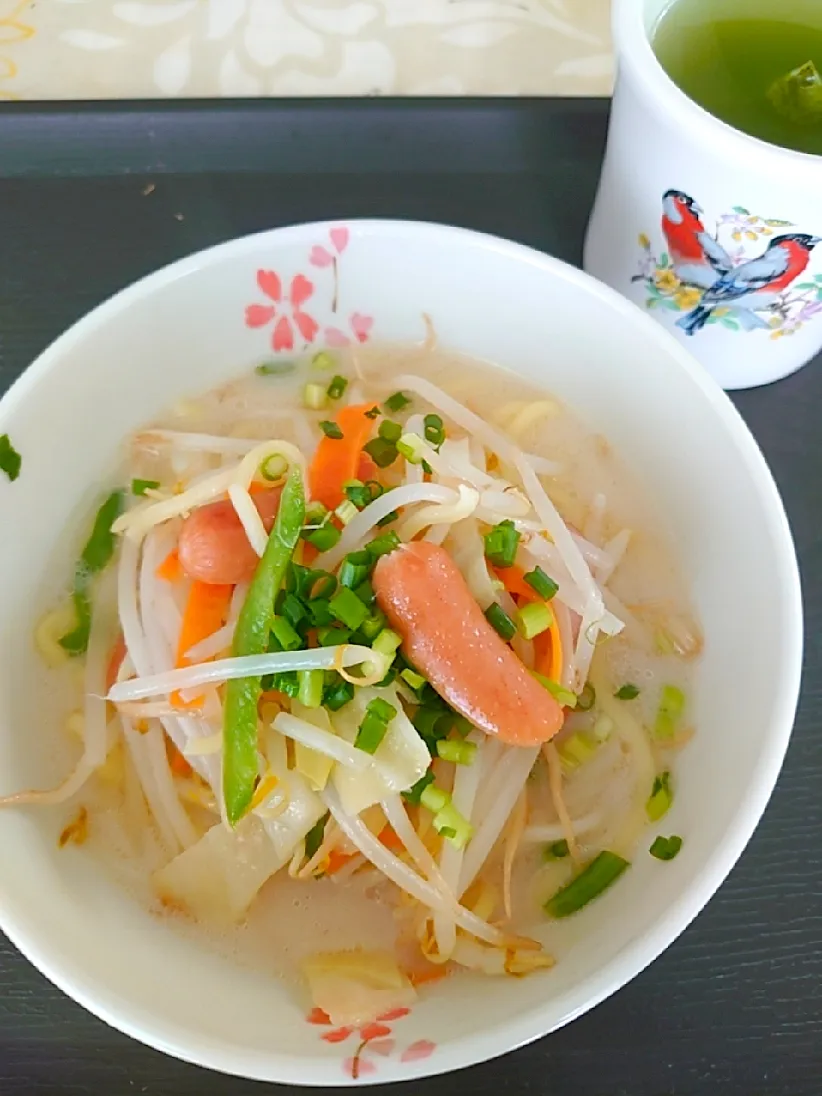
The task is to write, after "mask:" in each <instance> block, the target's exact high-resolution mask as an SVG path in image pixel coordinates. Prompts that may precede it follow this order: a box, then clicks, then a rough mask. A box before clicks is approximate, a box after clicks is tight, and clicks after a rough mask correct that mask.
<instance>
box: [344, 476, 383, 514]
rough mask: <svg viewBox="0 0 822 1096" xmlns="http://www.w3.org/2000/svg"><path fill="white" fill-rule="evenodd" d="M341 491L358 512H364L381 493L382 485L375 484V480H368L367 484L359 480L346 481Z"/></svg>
mask: <svg viewBox="0 0 822 1096" xmlns="http://www.w3.org/2000/svg"><path fill="white" fill-rule="evenodd" d="M343 490H344V491H345V496H346V498H347V499H349V501H351V502H353V503H354V505H355V506H356V507H357V509H358V510H364V509H365V508H366V506H368V504H369V503H371V502H373V501H374V499H378V498H379V497H380V495H381V494H382V493H383V487H382V484H379V483H377V481H376V480H368V482H367V483H363V482H362V481H361V480H348V482H347V483H344V484H343Z"/></svg>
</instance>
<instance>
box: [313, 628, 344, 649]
mask: <svg viewBox="0 0 822 1096" xmlns="http://www.w3.org/2000/svg"><path fill="white" fill-rule="evenodd" d="M350 639H351V629H350V628H339V627H334V626H329V627H325V628H319V629H318V630H317V642H318V643H319V645H320V646H321V647H340V646H341V645H342V644H343V643H348V641H349V640H350Z"/></svg>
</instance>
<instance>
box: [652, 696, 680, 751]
mask: <svg viewBox="0 0 822 1096" xmlns="http://www.w3.org/2000/svg"><path fill="white" fill-rule="evenodd" d="M684 711H685V694H684V693H683V691H682V690H681V689H678V688H677V687H676V685H663V686H662V695H661V697H660V701H659V708H658V709H657V713H656V720H655V722H654V735H655V736H656V737H657V738H673V737H674V735H675V734H676V727H677V724H678V723H679V720H680V719H681V718H682V713H683V712H684Z"/></svg>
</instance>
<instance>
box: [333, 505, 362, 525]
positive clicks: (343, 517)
mask: <svg viewBox="0 0 822 1096" xmlns="http://www.w3.org/2000/svg"><path fill="white" fill-rule="evenodd" d="M334 513H335V514H336V516H337V517H338V518H339V519H340V521H341V522H342V523H343V525H350V524H351V522H352V521H353V520H354V518H355V517H356V516H357V514H359V510H358V509H357V507H356V506H355V505H354V503H353V502H352V501H351V499H343V500H342V502H341V503H340V505H339V506H338V507H337V509H336V510H335V511H334Z"/></svg>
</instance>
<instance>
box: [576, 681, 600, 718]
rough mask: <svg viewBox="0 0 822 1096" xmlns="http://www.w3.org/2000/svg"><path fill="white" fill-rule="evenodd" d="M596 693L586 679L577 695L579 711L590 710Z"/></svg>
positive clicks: (595, 698)
mask: <svg viewBox="0 0 822 1096" xmlns="http://www.w3.org/2000/svg"><path fill="white" fill-rule="evenodd" d="M596 700H597V693H596V689H595V688H594V687H593V685H592V684H591V682H590V681H586V682H585V684H584V685H583V687H582V692H581V693H580V694H579V696H578V697H577V709H578V710H579V711H580V712H590V710H591V708H593V706H594V704H596Z"/></svg>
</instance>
